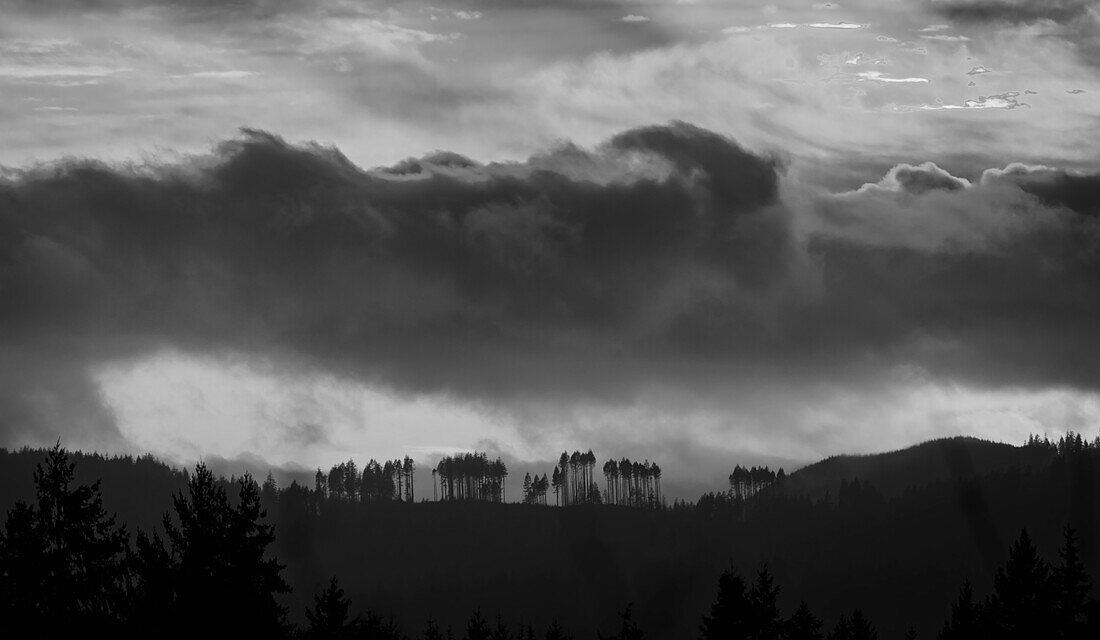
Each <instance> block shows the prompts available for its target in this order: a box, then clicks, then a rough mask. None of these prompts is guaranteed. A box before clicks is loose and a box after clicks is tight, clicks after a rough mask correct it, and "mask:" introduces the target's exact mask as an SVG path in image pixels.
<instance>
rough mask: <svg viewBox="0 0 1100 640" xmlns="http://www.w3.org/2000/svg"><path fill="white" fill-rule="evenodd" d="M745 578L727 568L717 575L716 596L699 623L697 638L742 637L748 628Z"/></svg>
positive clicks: (706, 639) (748, 616)
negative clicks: (707, 613)
mask: <svg viewBox="0 0 1100 640" xmlns="http://www.w3.org/2000/svg"><path fill="white" fill-rule="evenodd" d="M750 615H751V614H750V612H749V598H748V594H747V593H746V588H745V579H744V578H742V577H741V576H740V575H737V574H736V573H734V572H733V571H732V570H730V569H727V570H726V571H723V572H722V575H721V576H719V577H718V596H717V599H716V600H715V601H714V604H712V605H711V606H710V613H709V615H704V616H703V622H702V624H700V625H699V640H723V639H728V638H744V637H747V636H748V633H749V630H750Z"/></svg>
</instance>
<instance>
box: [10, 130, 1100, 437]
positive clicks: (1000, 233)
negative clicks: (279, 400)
mask: <svg viewBox="0 0 1100 640" xmlns="http://www.w3.org/2000/svg"><path fill="white" fill-rule="evenodd" d="M1098 191H1100V176H1096V175H1087V174H1075V173H1067V172H1065V171H1061V170H1059V169H1055V168H1050V167H1040V166H1024V165H1019V164H1012V165H1008V166H1007V167H1004V168H991V169H989V170H987V171H985V172H984V173H980V174H977V175H971V176H966V177H963V176H954V175H951V174H950V173H949V172H947V171H945V170H943V169H941V168H940V167H938V166H936V165H935V164H933V163H931V162H925V163H923V164H901V165H898V166H896V167H894V168H893V169H891V170H890V171H889V172H888V173H887V174H886V175H885V176H884V177H883V178H882V179H881V180H880V181H879V182H877V183H870V184H866V185H864V186H862V187H860V188H858V189H856V190H853V191H846V192H828V191H824V190H822V189H819V188H816V187H811V186H808V185H806V184H803V183H802V182H801V181H800V180H799V179H798V177H797V175H796V174H794V173H788V171H787V170H786V169H785V168H784V163H783V161H781V160H780V159H779V156H776V157H764V156H760V155H757V154H753V153H750V152H748V151H746V150H744V149H743V148H741V147H740V146H739V145H738V144H737V143H736V142H734V141H733V140H730V139H728V138H726V137H723V136H720V135H718V134H715V133H713V132H710V131H707V130H704V129H701V128H698V127H695V126H692V125H689V124H685V123H672V124H669V125H663V126H651V127H644V128H638V129H632V130H629V131H625V132H623V133H620V134H618V135H616V136H613V137H611V138H610V139H609V140H607V141H606V142H604V143H603V144H601V145H599V146H597V147H595V148H591V149H585V148H580V147H576V146H573V145H568V144H563V145H560V146H557V147H555V148H552V149H550V150H547V151H546V152H544V153H540V154H536V155H534V156H532V157H531V158H529V159H528V160H526V161H524V162H517V163H488V164H485V163H482V162H479V161H477V160H474V159H470V158H466V157H463V156H460V155H457V154H453V153H447V152H437V153H433V154H430V155H428V156H424V157H421V158H416V159H409V160H407V161H404V162H401V163H398V164H396V165H393V166H390V167H383V168H377V169H370V170H365V169H362V168H360V167H358V166H356V165H354V164H353V163H351V162H350V161H349V160H348V159H347V158H345V157H344V156H343V155H342V154H341V153H340V152H339V151H338V150H336V149H333V148H330V147H324V146H319V145H315V144H301V145H300V144H290V143H287V142H285V141H284V140H282V139H281V138H279V137H277V136H274V135H271V134H268V133H264V132H260V131H244V132H242V134H241V135H240V136H239V137H238V138H236V139H233V140H230V141H227V142H224V143H221V144H220V145H218V146H217V147H216V149H215V150H214V152H212V153H209V154H205V155H200V156H195V157H189V158H186V159H183V160H179V161H172V162H163V163H152V164H140V165H108V164H103V163H98V162H93V161H82V160H67V161H62V162H58V163H52V164H47V165H41V166H36V167H32V168H27V169H21V170H11V171H9V172H8V174H7V175H6V176H5V177H4V178H3V181H2V182H0V299H2V300H3V304H2V305H0V353H2V354H3V357H2V358H0V363H2V364H0V379H2V381H3V383H4V384H3V385H2V386H0V388H2V389H3V391H2V392H0V428H2V429H3V434H2V437H3V441H2V442H0V444H4V445H18V444H23V443H27V442H42V441H46V440H50V439H53V438H56V437H57V436H58V435H59V433H60V434H61V435H65V436H66V437H69V438H73V439H75V440H76V442H78V443H83V444H85V445H86V446H87V445H89V444H90V445H92V446H101V447H106V448H124V447H125V445H126V443H125V440H126V438H124V437H123V436H122V435H121V434H120V432H119V431H118V424H117V420H116V417H117V416H116V413H117V411H119V410H120V408H119V407H118V406H116V405H115V404H113V403H112V402H109V401H108V402H105V401H104V398H103V396H102V390H101V389H100V383H101V382H102V380H101V379H100V378H98V377H97V376H98V375H100V373H99V372H102V371H103V370H104V369H105V368H108V369H109V368H111V367H117V366H120V363H127V362H130V363H132V362H140V361H142V360H143V359H147V358H149V357H154V356H157V355H158V354H166V353H167V354H175V355H173V356H172V357H177V358H179V357H184V358H206V359H207V360H208V361H215V362H216V361H217V359H218V358H225V357H227V355H226V354H231V355H232V356H233V357H236V358H241V359H243V360H244V361H263V362H265V363H267V364H266V365H265V366H267V367H268V370H274V371H277V372H279V374H278V375H283V376H285V375H290V374H294V375H309V376H328V377H330V378H331V379H333V380H345V381H358V382H357V384H363V385H367V386H368V387H370V388H374V389H381V390H387V391H386V393H391V394H398V396H405V397H419V396H425V395H426V396H430V397H435V398H447V399H449V400H447V401H446V403H449V406H451V407H452V408H453V410H454V411H455V412H456V415H457V414H458V413H461V412H462V411H465V410H464V409H460V407H463V406H469V405H470V404H471V403H473V405H476V406H478V407H481V408H482V410H483V411H486V412H488V414H493V412H504V413H506V414H507V415H508V416H509V417H508V419H507V420H506V422H507V425H508V427H509V428H514V429H518V434H519V435H518V438H519V442H526V443H528V444H531V443H536V444H537V443H538V442H541V441H545V440H547V436H546V433H544V432H542V431H540V429H541V427H544V426H545V425H547V424H557V427H556V428H557V429H558V436H560V437H564V438H566V439H567V440H568V439H569V438H571V437H572V438H575V439H576V440H581V442H578V443H577V446H579V445H580V444H584V441H585V440H590V439H592V438H597V439H599V440H600V441H601V442H604V443H612V442H616V441H617V442H623V441H624V439H629V438H630V436H629V435H628V434H631V433H634V434H635V435H636V436H637V434H638V433H644V435H645V438H647V439H648V441H651V442H660V443H662V446H663V447H664V450H665V451H668V452H675V451H677V449H676V447H681V448H682V452H681V453H682V455H683V456H684V457H685V458H690V455H689V453H690V452H691V451H694V450H696V449H699V448H707V447H713V446H714V443H715V442H718V443H721V444H719V445H718V446H720V447H721V448H723V449H724V450H735V449H737V448H738V447H741V448H742V449H748V450H752V451H756V452H758V453H771V454H773V455H783V454H784V452H782V451H777V449H782V448H783V446H784V444H783V443H784V442H789V441H791V440H795V439H800V438H803V439H804V438H809V439H810V440H811V441H817V442H822V443H825V444H824V445H823V446H825V447H826V448H827V447H829V446H835V444H836V442H837V441H838V438H839V439H840V440H841V441H842V440H843V436H842V435H841V434H844V433H849V434H852V433H858V434H867V433H873V432H875V431H876V429H879V430H887V429H888V427H876V426H875V425H873V424H849V425H843V424H841V423H843V422H844V420H845V417H844V415H843V414H844V413H845V412H847V413H848V415H850V416H852V420H853V422H854V423H858V422H860V421H864V422H869V421H873V420H877V419H881V418H882V417H883V415H884V413H883V412H884V411H885V410H886V408H885V407H877V408H876V407H869V406H867V405H868V403H871V402H878V401H871V400H868V399H870V398H875V397H877V398H879V399H881V398H884V397H889V396H890V394H894V393H897V389H896V388H894V387H890V385H891V384H893V383H894V382H897V381H898V380H903V381H908V382H907V383H905V384H910V387H912V388H918V387H920V388H923V389H925V391H924V392H922V393H927V387H926V386H925V387H921V385H926V384H928V383H930V382H931V383H934V384H939V385H942V384H949V385H962V386H964V387H966V388H968V389H973V390H977V391H975V393H979V394H990V393H1015V394H1017V395H1020V394H1025V395H1026V394H1028V393H1032V394H1047V393H1051V392H1057V393H1068V394H1070V395H1071V396H1073V397H1074V398H1076V400H1073V402H1076V403H1077V404H1078V405H1080V406H1082V407H1085V408H1084V409H1082V411H1085V412H1086V414H1087V413H1088V412H1089V411H1092V410H1093V409H1090V408H1088V407H1093V405H1092V404H1090V403H1091V400H1089V398H1092V397H1093V394H1095V393H1096V392H1097V391H1098V390H1100V389H1098V387H1100V363H1098V362H1097V361H1096V359H1095V358H1094V357H1093V354H1095V353H1097V352H1098V351H1100V329H1098V327H1100V324H1098V323H1097V314H1098V305H1100V302H1098V301H1100V275H1098V274H1100V216H1098V205H1097V203H1098V202H1100V200H1098V199H1097V198H1096V197H1095V196H1096V195H1097V193H1098ZM211 359H212V360H211ZM914 380H917V381H919V384H916V386H913V384H911V383H913V381H914ZM903 386H904V385H903ZM165 392H171V389H165ZM845 396H847V397H849V398H857V399H858V398H863V399H864V400H857V401H855V404H859V405H860V406H849V408H848V409H845V408H844V407H845V402H844V401H843V398H844V397H845ZM912 397H913V396H912V394H910V395H909V396H907V398H909V400H906V401H905V402H911V399H912ZM973 397H975V396H974V395H973V394H971V396H968V399H963V400H961V402H962V404H966V402H967V401H969V400H973ZM108 400H109V398H108ZM987 400H988V398H987ZM905 402H900V403H898V404H897V407H898V408H897V410H898V411H904V410H914V409H913V407H909V408H908V409H904V407H903V406H904V405H905ZM938 402H939V403H940V404H941V405H950V404H951V403H950V402H946V401H942V398H941V400H940V401H938ZM446 403H445V404H446ZM1082 403H1083V404H1082ZM849 404H851V403H849ZM578 407H583V412H584V413H585V417H584V419H578V418H577V416H576V413H577V412H578V411H582V409H578ZM1093 408H1095V407H1093ZM940 410H941V411H944V409H943V407H942V406H941V408H940ZM434 411H436V414H435V415H436V416H437V417H438V415H442V414H443V413H445V412H446V411H447V410H446V409H438V408H437V409H435V410H434ZM661 411H663V412H665V413H664V414H663V415H656V413H655V412H657V413H659V412H661ZM639 412H640V413H639ZM815 412H816V415H817V417H816V418H813V419H811V418H808V417H807V416H813V415H815ZM945 415H946V414H945ZM464 416H465V417H463V418H462V420H463V421H464V422H466V423H476V421H477V420H476V419H474V418H471V417H470V416H469V415H466V414H464ZM677 416H678V417H679V418H677ZM1085 418H1088V416H1087V415H1086V416H1085ZM165 419H166V420H170V419H171V416H168V417H166V418H165ZM891 419H895V420H896V419H897V416H894V417H893V418H891ZM922 420H927V417H924V418H922ZM490 422H491V420H490ZM922 424H923V423H922ZM531 425H537V426H538V427H539V428H536V427H534V426H531ZM962 426H963V427H964V428H965V425H962ZM1050 426H1052V427H1054V428H1058V427H1061V426H1063V425H1050ZM1070 426H1077V425H1075V424H1071V425H1070ZM905 428H906V427H905V426H904V423H902V424H901V426H899V427H897V429H900V430H902V431H904V429H905ZM959 428H960V423H959V421H958V419H957V415H956V416H954V417H951V418H949V419H948V418H945V419H944V420H942V421H941V422H940V423H939V424H936V423H935V421H934V420H933V421H932V423H931V424H927V425H926V426H925V431H922V432H921V433H920V436H927V435H936V434H937V433H938V432H951V431H957V430H959ZM289 431H290V432H292V433H289V434H283V435H284V436H286V438H284V440H285V439H287V438H289V441H293V442H298V443H299V446H303V447H307V446H309V445H310V444H311V443H312V442H314V441H316V440H322V439H323V438H324V429H323V427H318V426H317V425H316V424H312V423H309V422H308V421H305V420H304V421H303V422H302V423H300V424H292V425H290V426H289ZM472 431H476V429H472V428H471V432H472ZM306 432H308V433H309V434H313V435H310V436H309V438H306V440H308V441H309V442H306V441H304V440H302V437H304V436H302V435H301V434H302V433H306ZM210 437H213V438H216V434H214V435H211V436H210ZM280 437H282V436H280ZM859 437H861V438H862V437H863V435H860V436H859ZM899 437H901V438H904V437H905V434H904V433H899V432H894V433H886V434H884V435H883V438H882V442H883V443H884V444H887V445H889V444H897V443H898V438H899ZM910 437H912V434H910ZM131 440H132V438H131ZM551 440H552V439H551ZM553 442H554V443H555V444H556V442H557V441H556V440H553ZM164 446H165V447H166V448H168V449H170V448H171V445H170V444H165V445H164ZM241 446H247V444H246V443H242V445H241ZM547 446H551V445H547ZM570 446H572V445H570ZM532 447H533V448H531V449H527V451H529V452H530V451H534V452H535V453H532V455H541V454H542V452H541V450H540V449H538V447H537V446H535V445H532ZM800 452H801V453H804V454H806V455H810V454H812V453H813V449H812V447H811V448H810V449H803V450H800ZM786 454H787V455H788V456H789V457H794V456H793V454H791V453H790V452H786ZM668 455H680V454H677V453H669V454H668Z"/></svg>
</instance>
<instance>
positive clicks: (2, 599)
mask: <svg viewBox="0 0 1100 640" xmlns="http://www.w3.org/2000/svg"><path fill="white" fill-rule="evenodd" d="M75 466H76V465H75V464H74V463H73V462H70V461H69V454H68V452H67V451H65V450H64V449H62V448H61V443H60V442H58V443H57V444H56V445H54V447H53V448H52V449H50V451H49V452H48V453H47V454H46V460H45V464H44V465H43V464H39V465H37V466H36V468H35V471H34V476H33V478H34V486H35V493H36V498H37V502H36V504H35V505H33V506H31V505H27V504H25V503H17V504H16V505H15V507H14V508H13V509H12V510H11V511H10V512H9V513H8V517H7V520H6V522H5V527H4V529H5V530H4V532H3V533H2V534H0V620H3V622H4V623H5V625H6V626H7V629H8V630H9V631H11V632H15V633H17V634H22V633H24V632H29V631H33V633H34V635H36V636H38V637H42V636H53V635H68V634H70V633H73V632H76V631H79V632H80V633H92V634H97V633H98V634H111V633H112V632H116V631H115V630H117V628H118V626H119V625H120V624H121V623H122V621H123V617H124V616H125V611H124V610H123V609H124V603H125V601H126V598H125V589H126V584H127V570H128V568H127V566H126V554H127V552H128V550H129V535H128V534H127V533H126V528H125V527H123V526H118V527H116V525H115V517H114V516H108V515H107V512H106V510H105V509H104V508H103V499H102V496H101V495H100V489H99V482H98V481H96V482H95V483H93V484H91V485H75V480H74V475H75V474H74V469H75Z"/></svg>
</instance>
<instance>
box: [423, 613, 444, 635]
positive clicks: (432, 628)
mask: <svg viewBox="0 0 1100 640" xmlns="http://www.w3.org/2000/svg"><path fill="white" fill-rule="evenodd" d="M420 637H421V640H443V634H442V633H441V632H440V631H439V625H437V624H436V623H435V620H433V619H431V618H429V619H428V624H427V626H426V627H425V628H424V635H422V636H420Z"/></svg>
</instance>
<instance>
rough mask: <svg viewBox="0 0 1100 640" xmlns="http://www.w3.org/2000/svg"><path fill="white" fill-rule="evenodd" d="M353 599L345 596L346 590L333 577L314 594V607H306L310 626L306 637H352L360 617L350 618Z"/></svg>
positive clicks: (335, 639)
mask: <svg viewBox="0 0 1100 640" xmlns="http://www.w3.org/2000/svg"><path fill="white" fill-rule="evenodd" d="M350 608H351V600H349V599H348V598H346V597H345V596H344V590H343V589H341V588H340V584H339V583H338V582H337V581H336V578H335V577H333V578H332V580H330V581H329V585H328V587H327V588H326V589H325V590H324V591H322V592H321V593H318V594H315V595H314V596H313V608H312V609H310V608H306V620H308V621H309V628H308V629H307V630H306V637H307V638H311V639H315V640H322V639H324V640H337V639H340V638H350V637H351V636H352V633H353V631H354V629H355V627H356V625H358V623H359V619H358V618H356V619H355V620H351V621H349V620H348V610H349V609H350Z"/></svg>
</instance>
